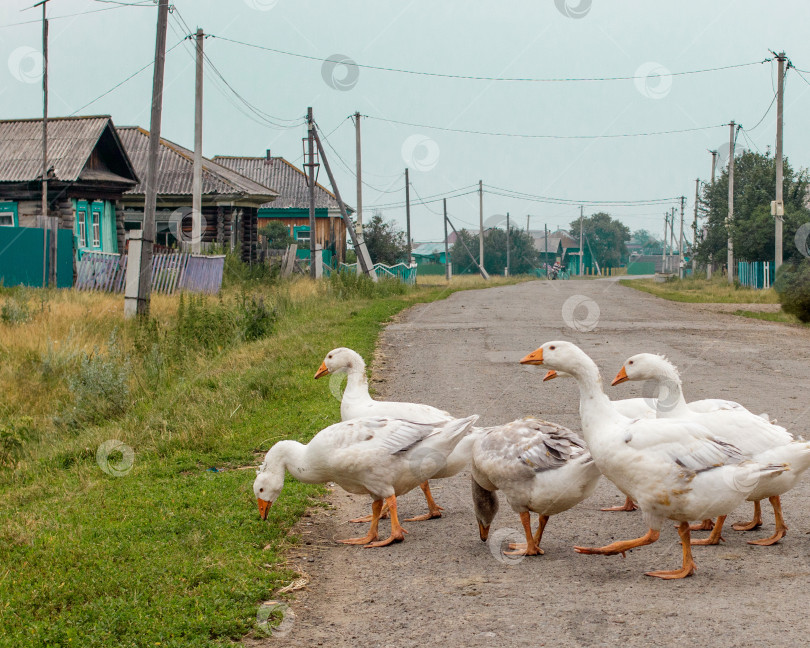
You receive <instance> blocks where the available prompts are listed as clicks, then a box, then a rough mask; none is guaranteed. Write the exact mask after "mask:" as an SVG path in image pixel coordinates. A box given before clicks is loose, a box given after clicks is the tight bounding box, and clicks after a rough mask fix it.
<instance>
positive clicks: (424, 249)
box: [411, 243, 444, 256]
mask: <svg viewBox="0 0 810 648" xmlns="http://www.w3.org/2000/svg"><path fill="white" fill-rule="evenodd" d="M411 254H413V255H414V256H433V255H434V254H444V243H422V244H420V245H417V246H416V247H415V248H413V250H412V251H411Z"/></svg>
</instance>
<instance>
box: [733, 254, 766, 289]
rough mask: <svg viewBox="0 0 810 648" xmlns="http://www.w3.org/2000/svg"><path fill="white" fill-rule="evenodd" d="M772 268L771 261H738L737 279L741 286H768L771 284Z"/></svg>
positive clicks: (758, 287)
mask: <svg viewBox="0 0 810 648" xmlns="http://www.w3.org/2000/svg"><path fill="white" fill-rule="evenodd" d="M773 268H774V264H773V262H771V261H739V262H738V263H737V280H738V281H739V282H740V285H741V286H748V287H749V288H757V289H760V290H762V289H764V288H770V287H771V286H772V285H773V278H774V277H773Z"/></svg>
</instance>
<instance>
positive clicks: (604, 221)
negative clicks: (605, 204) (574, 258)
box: [571, 212, 630, 268]
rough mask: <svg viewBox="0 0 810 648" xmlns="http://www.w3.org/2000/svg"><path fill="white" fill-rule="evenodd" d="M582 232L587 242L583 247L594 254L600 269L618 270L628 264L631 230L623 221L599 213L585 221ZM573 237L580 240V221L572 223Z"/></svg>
mask: <svg viewBox="0 0 810 648" xmlns="http://www.w3.org/2000/svg"><path fill="white" fill-rule="evenodd" d="M582 230H583V233H584V234H585V236H584V239H585V240H586V241H587V242H585V241H583V243H582V245H583V247H584V248H585V249H586V250H590V251H591V252H592V254H593V257H594V259H595V260H596V262H597V263H598V264H599V267H600V268H617V267H619V266H620V265H621V264H622V263H627V260H628V258H629V257H630V254H629V252H628V251H627V241H629V240H630V229H629V228H628V227H627V226H626V225H624V224H623V223H622V222H621V221H619V220H616V219H614V218H612V217H611V215H610V214H606V213H605V212H599V213H596V214H593V215H592V216H588V217H587V218H584V219H583V222H582ZM571 235H572V236H573V237H574V238H575V239H578V238H579V219H577V220H575V221H571ZM589 244H590V248H589V247H588V245H589Z"/></svg>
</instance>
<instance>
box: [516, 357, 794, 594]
mask: <svg viewBox="0 0 810 648" xmlns="http://www.w3.org/2000/svg"><path fill="white" fill-rule="evenodd" d="M521 363H523V364H537V365H539V364H545V365H547V366H548V367H550V368H551V369H555V370H556V371H566V372H567V373H569V374H571V375H572V376H574V378H576V380H577V383H578V385H579V390H580V417H581V419H582V431H583V434H584V436H585V441H586V443H587V444H588V448H589V449H590V451H591V455H592V456H593V458H594V461H595V462H596V465H597V467H598V468H599V470H600V471H601V472H602V474H603V475H605V477H607V478H608V479H609V480H610V481H612V482H613V483H614V484H615V485H616V486H617V487H618V488H619V490H621V491H622V492H623V493H624V494H625V495H628V496H630V497H632V498H633V500H634V501H636V502H637V503H638V505H639V507H640V508H641V511H642V513H643V515H644V519H645V521H646V522H647V524H648V526H649V530H648V532H647V533H646V534H645V535H644V536H642V537H640V538H637V539H634V540H626V541H619V542H614V543H611V544H609V545H607V546H604V547H575V550H576V551H577V552H579V553H586V554H602V555H615V554H622V555H624V553H625V552H626V551H628V550H629V549H633V548H634V547H641V546H644V545H648V544H652V543H653V542H655V541H656V540H658V537H659V535H660V529H661V525H662V523H663V521H664V519H666V518H669V519H672V520H675V521H677V522H679V523H680V524H679V526H678V534H679V535H680V538H681V545H682V547H683V565H682V567H681V569H676V570H671V571H654V572H648V573H647V575H648V576H655V577H657V578H664V579H674V578H684V577H686V576H690V575H691V574H692V573H694V571H695V569H696V566H695V562H694V560H693V558H692V547H691V543H690V533H691V532H690V529H689V521H690V520H703V519H706V518H708V517H715V516H718V515H726V514H727V513H728V512H730V511H731V510H732V509H734V508H736V507H737V506H738V505H739V504H741V503H742V502H743V501H744V500H745V498H746V497H747V495H748V494H749V493H750V492H751V491H752V490H753V488H754V486H755V484H756V481H757V479H759V478H760V477H761V476H764V475H767V474H770V473H772V472H780V471H783V470H787V469H788V468H787V467H786V466H762V465H760V464H757V463H754V462H751V461H746V459H745V457H744V456H743V455H742V454H741V453H740V451H739V450H738V449H737V448H735V447H734V446H733V445H731V444H730V443H728V442H726V441H724V440H722V439H720V438H718V437H716V436H715V435H713V434H712V433H711V431H710V430H709V429H708V428H706V427H705V426H702V425H700V424H698V423H695V422H694V421H687V420H683V419H635V420H634V419H629V418H627V417H625V416H622V415H621V414H619V413H618V412H617V411H616V410H615V409H614V408H613V407H612V406H611V404H610V400H609V399H608V397H607V396H606V395H605V393H604V392H603V390H602V379H601V377H600V375H599V369H598V368H597V366H596V364H595V363H594V362H593V360H591V359H590V358H589V357H588V356H587V355H586V354H585V353H584V352H583V351H582V350H581V349H579V348H578V347H577V346H575V345H574V344H571V343H570V342H563V341H560V342H556V341H555V342H547V343H546V344H544V345H543V346H541V347H540V348H539V349H537V350H535V351H534V352H532V353H530V354H529V355H527V356H526V357H524V358H523V359H522V360H521Z"/></svg>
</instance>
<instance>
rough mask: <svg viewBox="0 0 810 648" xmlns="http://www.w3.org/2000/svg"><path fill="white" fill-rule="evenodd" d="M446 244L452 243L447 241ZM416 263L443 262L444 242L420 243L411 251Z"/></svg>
mask: <svg viewBox="0 0 810 648" xmlns="http://www.w3.org/2000/svg"><path fill="white" fill-rule="evenodd" d="M448 245H450V247H452V245H451V244H450V243H449V242H448ZM411 256H412V257H413V260H414V261H415V262H416V263H417V265H422V264H425V263H441V264H444V263H445V256H444V243H420V244H419V245H417V246H416V247H415V248H413V250H412V251H411Z"/></svg>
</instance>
